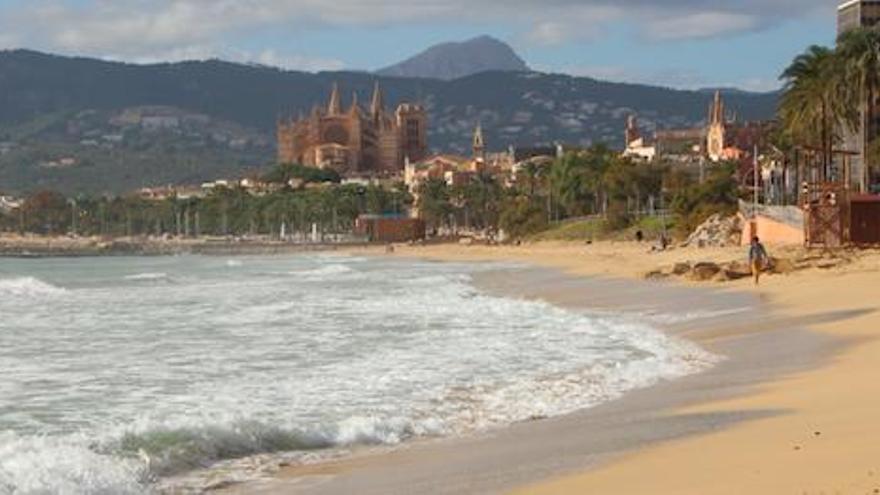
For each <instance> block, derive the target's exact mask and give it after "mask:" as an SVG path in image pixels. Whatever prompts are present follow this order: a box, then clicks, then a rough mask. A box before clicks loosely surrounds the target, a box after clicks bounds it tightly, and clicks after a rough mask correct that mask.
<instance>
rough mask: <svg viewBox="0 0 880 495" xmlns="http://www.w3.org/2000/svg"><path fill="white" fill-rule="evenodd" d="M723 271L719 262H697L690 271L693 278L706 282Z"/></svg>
mask: <svg viewBox="0 0 880 495" xmlns="http://www.w3.org/2000/svg"><path fill="white" fill-rule="evenodd" d="M720 272H721V267H720V266H718V264H717V263H697V264H696V265H694V267H693V269H691V272H690V278H691V280H696V281H698V282H706V281H709V280H712V279H713V278H715V276H716V275H718V274H719V273H720Z"/></svg>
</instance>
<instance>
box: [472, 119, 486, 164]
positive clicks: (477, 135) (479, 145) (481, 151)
mask: <svg viewBox="0 0 880 495" xmlns="http://www.w3.org/2000/svg"><path fill="white" fill-rule="evenodd" d="M485 159H486V140H485V138H484V137H483V124H482V123H480V122H478V123H477V128H476V129H474V160H485Z"/></svg>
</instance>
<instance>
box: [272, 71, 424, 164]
mask: <svg viewBox="0 0 880 495" xmlns="http://www.w3.org/2000/svg"><path fill="white" fill-rule="evenodd" d="M427 122H428V117H427V112H425V109H424V108H423V107H422V106H420V105H415V104H411V103H402V104H400V105H399V106H398V107H397V109H396V110H395V111H394V112H393V113H392V112H389V111H388V110H387V109H386V108H385V102H384V98H383V96H382V91H381V89H380V88H379V84H378V83H376V88H375V90H374V91H373V98H372V101H371V103H370V108H369V109H368V110H364V109H361V107H360V105H359V104H358V101H357V93H355V94H354V97H353V99H352V104H351V107H350V108H349V109H347V110H343V109H342V104H341V99H340V96H339V87H338V86H337V85H335V84H334V85H333V91H332V93H331V95H330V101H329V103H328V104H327V107H326V108H319V107H315V108H314V109H312V112H311V113H310V114H309V116H308V117H305V118H300V119H298V120H294V119H287V120H281V121H279V122H278V161H279V163H298V164H301V165H306V166H310V167H318V168H330V169H333V170H336V171H337V172H339V173H340V174H342V175H348V176H351V175H392V174H396V173H399V172H401V171H402V170H403V167H404V163H405V162H406V160H407V159H409V160H412V161H418V160H422V159H423V158H424V157H425V155H426V154H427V148H428V141H427Z"/></svg>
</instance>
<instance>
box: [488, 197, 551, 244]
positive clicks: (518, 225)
mask: <svg viewBox="0 0 880 495" xmlns="http://www.w3.org/2000/svg"><path fill="white" fill-rule="evenodd" d="M500 226H501V228H502V229H503V230H504V232H506V233H507V235H508V236H509V237H510V238H511V239H522V238H524V237H527V236H530V235H533V234H537V233H538V232H542V231H544V230H546V229H547V212H546V211H545V210H544V208H543V207H542V206H541V205H539V204H537V203H536V202H535V201H533V200H531V199H530V198H527V197H525V196H518V197H515V198H512V199H510V200H508V202H507V204H506V205H505V206H504V208H503V210H502V212H501V218H500Z"/></svg>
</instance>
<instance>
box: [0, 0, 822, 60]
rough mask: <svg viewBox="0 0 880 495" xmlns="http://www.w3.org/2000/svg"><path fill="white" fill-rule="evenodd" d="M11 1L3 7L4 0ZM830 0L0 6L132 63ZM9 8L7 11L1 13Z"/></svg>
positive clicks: (12, 23)
mask: <svg viewBox="0 0 880 495" xmlns="http://www.w3.org/2000/svg"><path fill="white" fill-rule="evenodd" d="M4 2H5V3H4ZM830 3H831V2H829V0H739V1H733V0H731V1H727V2H722V1H720V0H482V1H480V2H473V1H472V0H333V1H328V0H27V1H15V0H13V1H12V3H11V4H10V3H9V0H0V33H2V35H0V46H4V45H6V46H10V45H17V46H26V47H32V48H38V49H45V50H50V51H58V52H62V53H74V54H84V55H94V56H101V57H105V58H117V59H125V60H132V61H139V60H158V59H162V58H163V57H164V58H165V59H168V60H179V59H181V58H187V57H192V58H196V57H198V58H205V57H228V56H230V53H232V52H234V51H235V50H236V49H237V48H239V49H240V47H236V46H235V44H236V43H237V40H241V39H244V38H248V37H251V38H253V37H254V36H255V35H258V34H259V33H261V32H264V31H272V30H275V31H290V32H296V31H303V30H309V29H319V28H321V27H327V26H337V27H350V26H396V25H412V24H421V25H424V26H431V25H436V24H438V23H443V22H447V23H473V24H475V25H478V24H480V23H486V22H492V23H499V24H504V25H507V26H509V27H511V29H512V30H513V32H514V33H515V34H514V36H515V37H517V38H518V39H520V40H524V41H525V42H526V43H529V44H534V45H543V46H546V45H559V44H562V43H566V42H569V41H572V40H585V39H586V40H589V39H591V38H594V37H596V36H601V35H602V34H603V33H604V32H605V27H606V26H608V25H609V24H610V23H612V22H629V23H633V24H635V25H636V26H637V27H638V31H639V32H640V33H642V34H643V36H645V38H646V39H648V40H653V41H666V40H675V39H692V38H706V37H717V36H729V35H734V34H737V33H741V32H748V31H752V30H756V29H764V28H767V27H771V26H774V25H776V24H779V23H782V22H785V20H787V19H790V18H792V17H794V16H805V15H813V14H815V13H816V12H821V13H822V14H827V15H831V13H833V8H834V7H833V5H831V6H829V4H830ZM4 5H6V7H3V6H4ZM270 48H271V47H268V46H267V47H262V48H256V49H254V53H253V54H251V55H253V56H254V57H255V61H260V62H263V63H265V62H272V63H275V64H284V66H285V67H291V68H305V67H337V66H339V63H338V61H337V60H323V59H320V58H314V57H312V56H311V55H310V54H308V53H278V52H274V51H272V50H271V49H270Z"/></svg>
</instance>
